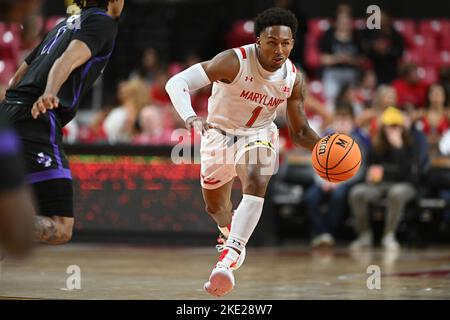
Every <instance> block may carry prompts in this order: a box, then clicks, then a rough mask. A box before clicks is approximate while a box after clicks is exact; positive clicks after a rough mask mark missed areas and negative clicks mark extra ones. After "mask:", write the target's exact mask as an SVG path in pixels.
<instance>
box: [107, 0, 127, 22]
mask: <svg viewBox="0 0 450 320" xmlns="http://www.w3.org/2000/svg"><path fill="white" fill-rule="evenodd" d="M124 5H125V0H110V1H109V5H108V14H109V15H110V16H112V17H113V18H119V17H120V14H121V13H122V10H123V6H124Z"/></svg>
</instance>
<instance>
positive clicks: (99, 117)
mask: <svg viewBox="0 0 450 320" xmlns="http://www.w3.org/2000/svg"><path fill="white" fill-rule="evenodd" d="M278 4H279V5H286V6H289V1H278ZM59 18H61V17H50V18H43V17H42V16H41V17H39V16H36V17H34V18H33V19H30V20H31V21H29V22H28V24H25V25H24V26H23V28H24V31H25V32H21V30H20V28H19V26H17V25H10V24H5V23H2V24H0V100H2V99H3V97H4V92H5V90H6V87H7V84H8V80H9V78H10V77H11V76H12V74H13V73H14V71H15V68H16V67H17V66H18V64H19V63H20V62H21V61H22V60H23V58H24V56H25V55H26V54H27V52H29V51H30V50H31V49H32V48H33V46H35V45H36V44H38V43H39V40H40V38H41V36H42V35H43V34H44V33H45V32H46V31H48V30H49V29H50V28H51V27H52V26H54V25H55V24H56V23H57V22H58V20H59ZM365 22H366V21H365V20H362V19H357V18H355V17H353V13H352V7H351V6H349V5H346V4H342V5H339V6H337V8H336V12H335V16H334V17H332V18H314V19H309V20H306V21H305V20H303V21H300V23H301V24H302V25H303V26H304V28H300V30H299V33H300V34H299V36H298V38H299V43H298V46H299V48H302V50H303V51H302V52H299V50H297V51H294V52H293V56H292V60H293V61H294V62H296V63H297V64H298V67H299V68H300V70H302V71H303V72H304V74H305V76H306V78H307V82H308V88H309V90H308V91H309V95H308V97H307V99H306V101H305V108H306V111H307V115H308V118H309V121H310V124H311V125H312V127H313V128H314V129H315V130H316V131H317V132H318V133H320V135H326V134H327V133H331V132H334V131H338V132H340V133H346V134H350V135H352V136H353V137H354V138H355V139H356V140H357V142H358V143H359V145H360V147H361V149H362V151H363V156H364V161H363V163H364V167H363V168H362V169H361V170H360V173H359V174H358V176H357V177H355V178H353V179H352V180H351V181H348V182H346V183H341V184H332V183H327V182H325V181H323V180H319V179H317V180H316V181H314V183H312V184H311V185H309V186H308V187H307V189H306V191H305V195H304V201H305V203H306V206H307V209H308V212H309V213H310V217H311V223H312V231H313V232H312V244H313V245H321V244H330V245H332V244H333V243H334V232H335V228H336V225H337V224H338V222H339V220H340V218H341V216H342V214H343V212H344V210H346V205H347V199H348V200H349V201H348V203H349V205H350V209H351V211H352V212H353V214H354V216H355V219H356V230H357V235H358V237H357V239H356V240H355V242H354V243H352V246H353V247H361V246H367V245H371V243H372V234H371V231H370V223H369V222H368V216H369V215H368V210H369V207H370V204H371V203H374V202H379V201H381V199H385V200H386V202H385V206H386V212H387V214H386V217H387V218H386V219H385V220H386V222H385V230H384V233H383V234H384V236H383V239H382V243H383V245H384V246H386V247H387V248H394V249H395V248H398V246H399V244H398V242H397V240H396V238H395V231H396V228H397V227H398V224H399V221H400V219H401V218H402V217H401V215H402V213H403V212H404V210H405V207H406V205H407V204H408V203H409V202H410V201H411V200H412V199H414V198H415V197H418V196H419V195H422V194H423V193H424V192H425V193H427V192H428V193H430V192H432V193H433V194H434V195H438V196H440V197H447V199H448V198H450V197H449V194H450V192H449V191H448V190H450V181H447V182H446V183H448V185H449V186H448V188H446V184H445V182H444V183H442V181H441V182H440V183H441V185H443V187H440V188H437V190H431V189H430V188H427V189H426V190H425V191H424V190H422V188H421V186H423V185H424V183H425V182H427V181H428V182H429V181H430V179H432V178H433V175H432V174H430V170H431V169H430V168H431V167H432V166H433V163H434V159H440V158H442V157H447V158H448V155H449V154H450V130H449V129H450V107H449V94H450V20H421V21H413V20H412V19H410V20H409V19H395V18H393V17H390V16H389V14H388V13H387V12H383V11H382V14H381V28H380V29H367V28H366V24H365ZM224 39H227V40H226V41H227V44H228V45H229V46H230V47H232V46H240V45H244V44H247V43H249V42H251V41H253V25H252V22H251V21H237V22H236V23H235V24H234V25H233V28H231V29H230V30H229V33H228V34H227V35H226V36H225V37H224ZM199 61H200V58H199V56H198V55H197V54H195V53H190V54H188V55H187V56H186V58H185V59H184V61H170V62H167V61H162V59H161V53H160V52H158V50H157V49H155V48H152V47H148V48H146V49H145V50H143V52H142V57H141V64H140V67H139V68H138V69H136V70H130V72H129V75H128V77H127V78H124V79H120V82H119V83H118V85H117V89H116V94H115V96H116V97H115V101H114V102H113V103H109V104H108V105H104V106H103V107H102V108H101V110H81V112H80V116H79V117H77V118H75V120H74V121H72V122H71V123H70V124H69V125H68V126H67V127H66V128H65V129H64V130H65V131H64V134H65V138H66V142H68V143H87V144H132V145H172V144H175V143H177V142H178V140H175V141H173V140H172V139H171V134H172V132H173V130H174V129H176V128H182V127H184V123H182V121H181V119H180V118H179V116H178V115H177V114H176V112H175V110H174V108H173V107H172V105H171V101H170V99H169V97H168V95H167V93H166V92H165V89H164V87H165V84H166V82H167V80H168V79H169V78H170V77H171V76H172V75H174V74H176V73H177V72H179V71H181V70H183V69H185V68H187V67H189V66H191V65H193V64H195V63H197V62H199ZM210 90H211V88H210V87H206V88H203V89H202V90H199V91H197V92H195V93H192V102H193V103H192V104H193V106H194V108H195V111H196V112H197V114H198V115H199V116H202V117H206V116H207V104H208V97H209V94H210ZM83 113H84V114H85V116H83ZM86 115H87V116H86ZM279 115H280V116H279V117H278V118H277V125H278V126H279V129H280V135H281V138H282V143H281V148H282V150H281V152H282V154H283V155H285V154H287V153H289V152H290V151H291V150H293V145H292V143H291V141H290V139H289V136H288V135H287V129H286V125H285V123H286V121H285V119H284V110H279ZM449 170H450V169H449ZM442 177H444V179H445V176H441V178H442ZM441 180H442V179H441ZM425 184H426V183H425ZM449 201H450V200H449ZM324 203H328V208H329V209H327V211H326V212H324V213H323V214H320V215H318V214H316V213H317V212H320V211H321V210H322V207H323V204H324Z"/></svg>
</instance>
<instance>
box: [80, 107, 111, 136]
mask: <svg viewBox="0 0 450 320" xmlns="http://www.w3.org/2000/svg"><path fill="white" fill-rule="evenodd" d="M112 108H113V107H112V106H106V107H104V108H103V109H102V110H100V111H98V112H96V113H95V114H94V116H93V119H92V121H91V122H90V123H89V124H88V125H85V126H81V128H80V131H79V134H78V140H79V142H80V143H85V144H101V143H107V142H108V137H107V136H106V133H105V130H104V129H103V122H104V121H105V119H106V117H107V116H108V114H109V113H110V112H111V110H112Z"/></svg>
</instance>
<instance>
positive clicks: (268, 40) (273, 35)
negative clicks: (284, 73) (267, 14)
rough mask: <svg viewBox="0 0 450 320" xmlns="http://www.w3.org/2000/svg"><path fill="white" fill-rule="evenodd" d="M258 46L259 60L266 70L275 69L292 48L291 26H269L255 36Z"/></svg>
mask: <svg viewBox="0 0 450 320" xmlns="http://www.w3.org/2000/svg"><path fill="white" fill-rule="evenodd" d="M256 44H257V45H258V48H259V53H260V54H259V62H260V63H261V65H262V66H263V67H264V69H266V70H268V71H272V72H273V71H276V70H278V69H280V68H281V66H282V65H283V64H284V63H285V61H286V59H287V58H288V57H289V54H290V53H291V51H292V48H294V39H293V38H292V31H291V28H290V27H288V26H271V27H267V28H266V29H264V31H263V32H261V35H260V36H259V37H258V38H256Z"/></svg>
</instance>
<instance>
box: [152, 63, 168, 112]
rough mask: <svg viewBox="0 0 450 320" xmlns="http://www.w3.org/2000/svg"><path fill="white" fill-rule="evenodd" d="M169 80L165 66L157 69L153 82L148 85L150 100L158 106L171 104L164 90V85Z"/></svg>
mask: <svg viewBox="0 0 450 320" xmlns="http://www.w3.org/2000/svg"><path fill="white" fill-rule="evenodd" d="M168 80H169V74H168V72H167V70H166V69H165V68H161V69H159V70H158V71H157V72H156V74H155V78H154V81H153V83H152V84H151V86H150V101H152V103H153V104H155V105H158V106H168V105H171V101H170V97H169V95H168V94H167V92H166V89H165V86H166V83H167V81H168Z"/></svg>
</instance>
